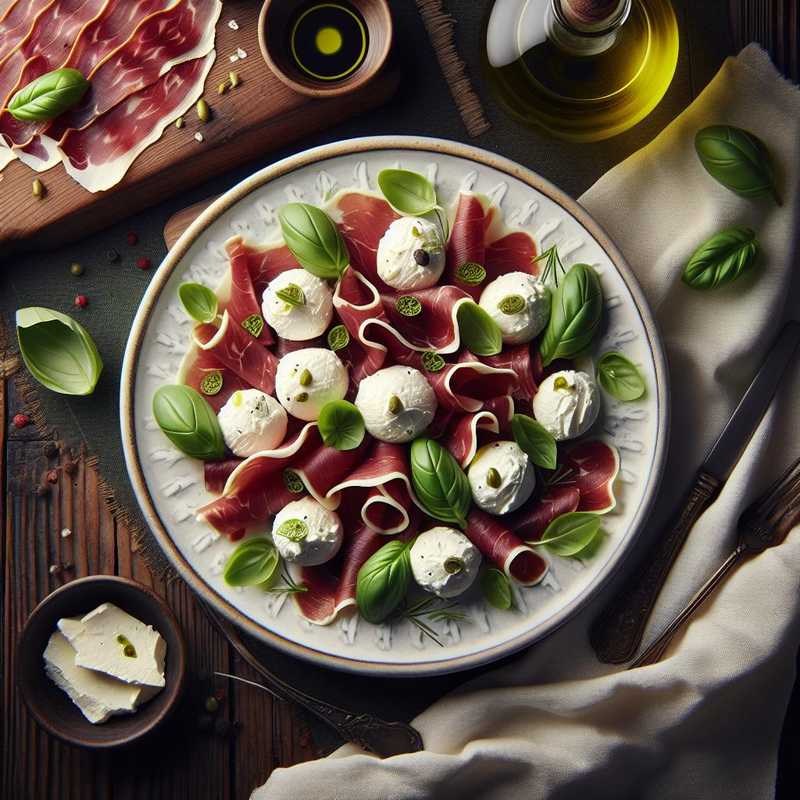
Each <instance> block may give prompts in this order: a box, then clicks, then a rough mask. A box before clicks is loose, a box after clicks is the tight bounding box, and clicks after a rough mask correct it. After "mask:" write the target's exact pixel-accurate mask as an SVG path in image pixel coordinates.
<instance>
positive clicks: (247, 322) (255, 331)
mask: <svg viewBox="0 0 800 800" xmlns="http://www.w3.org/2000/svg"><path fill="white" fill-rule="evenodd" d="M242 327H243V328H244V329H245V330H246V331H247V332H248V333H249V334H250V335H251V336H252V337H253V338H254V339H258V337H259V336H261V331H263V330H264V318H263V317H262V316H261V315H260V314H251V315H250V316H249V317H245V318H244V319H243V320H242Z"/></svg>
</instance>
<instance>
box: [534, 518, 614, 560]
mask: <svg viewBox="0 0 800 800" xmlns="http://www.w3.org/2000/svg"><path fill="white" fill-rule="evenodd" d="M600 525H601V521H600V517H598V516H597V514H590V513H589V512H587V511H572V512H570V513H568V514H562V515H561V516H560V517H556V518H555V519H554V520H553V521H552V522H551V523H550V524H549V525H548V526H547V528H545V531H544V533H543V534H542V538H541V539H539V540H538V541H536V542H528V544H531V545H534V546H537V547H538V546H542V547H546V548H547V549H548V550H550V552H552V553H555V554H556V555H557V556H567V557H568V556H577V555H578V554H579V553H580V552H581V551H582V550H584V549H585V548H587V547H588V546H589V545H590V544H591V542H592V541H593V540H594V538H595V537H596V536H597V535H598V534H599V533H600Z"/></svg>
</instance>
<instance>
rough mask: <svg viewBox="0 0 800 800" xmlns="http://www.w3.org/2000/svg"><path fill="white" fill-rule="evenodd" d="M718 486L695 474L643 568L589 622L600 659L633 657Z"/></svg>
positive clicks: (615, 661)
mask: <svg viewBox="0 0 800 800" xmlns="http://www.w3.org/2000/svg"><path fill="white" fill-rule="evenodd" d="M719 489H720V481H719V480H718V479H717V478H715V477H714V476H713V475H711V474H710V473H708V472H705V471H704V470H702V469H701V470H700V472H698V473H697V477H696V479H695V482H694V485H693V486H692V488H691V489H690V490H689V494H688V495H687V496H686V499H685V501H684V503H683V506H682V509H681V511H680V513H679V514H678V515H677V517H676V518H674V519H673V520H672V521H671V523H670V524H669V525H668V526H667V527H666V528H665V529H664V532H663V534H662V535H661V536H660V537H659V538H658V539H657V540H656V542H655V544H654V546H653V549H652V551H650V552H649V553H648V554H647V556H646V561H645V562H644V565H643V568H642V569H640V570H638V571H637V572H635V573H634V574H633V575H632V576H631V578H630V579H629V580H628V582H627V583H626V584H625V585H624V586H623V587H622V589H621V590H620V592H618V593H617V594H616V595H615V596H614V597H613V598H612V599H611V601H610V602H609V604H608V605H607V606H606V607H605V608H604V609H603V611H602V612H601V613H600V616H598V618H597V619H596V620H595V621H594V622H593V623H592V626H591V629H590V630H589V641H590V642H591V645H592V647H593V648H594V651H595V653H596V654H597V657H598V658H599V659H600V661H602V662H604V663H606V664H622V663H624V662H626V661H629V660H630V659H631V658H633V655H634V653H635V652H636V650H637V648H638V647H639V644H640V643H641V641H642V636H643V634H644V628H645V625H646V624H647V620H648V619H649V617H650V613H651V612H652V610H653V606H654V605H655V603H656V600H657V599H658V595H659V593H660V592H661V588H662V587H663V585H664V582H665V581H666V579H667V575H668V574H669V571H670V569H671V568H672V565H673V564H674V563H675V559H676V558H677V557H678V553H679V552H680V550H681V547H682V546H683V543H684V542H685V541H686V537H687V536H688V535H689V531H690V530H691V529H692V527H693V526H694V524H695V522H697V520H698V518H699V517H700V515H701V514H702V513H703V511H705V510H706V508H708V506H709V505H711V503H712V502H713V500H714V498H715V497H716V496H717V494H718V492H719Z"/></svg>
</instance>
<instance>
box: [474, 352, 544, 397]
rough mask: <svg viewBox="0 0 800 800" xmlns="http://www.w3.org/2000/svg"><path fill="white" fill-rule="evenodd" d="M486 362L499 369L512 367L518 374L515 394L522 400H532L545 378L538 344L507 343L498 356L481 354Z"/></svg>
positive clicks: (481, 358)
mask: <svg viewBox="0 0 800 800" xmlns="http://www.w3.org/2000/svg"><path fill="white" fill-rule="evenodd" d="M480 360H481V361H482V362H483V363H484V364H488V365H489V366H491V367H496V368H498V369H510V370H512V371H513V372H514V374H515V375H516V376H517V387H516V389H515V390H514V392H513V394H514V397H515V398H518V399H520V400H532V399H533V398H534V396H535V395H536V392H537V391H539V383H541V381H542V379H543V372H542V357H541V355H539V346H538V344H536V343H535V342H534V343H531V344H518V345H511V346H510V345H506V346H505V347H504V348H503V350H502V352H500V353H498V354H497V355H496V356H481V357H480Z"/></svg>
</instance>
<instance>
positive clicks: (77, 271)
mask: <svg viewBox="0 0 800 800" xmlns="http://www.w3.org/2000/svg"><path fill="white" fill-rule="evenodd" d="M69 271H70V272H71V273H72V274H73V275H75V276H76V277H77V276H79V275H83V265H81V264H79V263H78V262H77V261H74V262H73V263H72V264H70V265H69Z"/></svg>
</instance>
